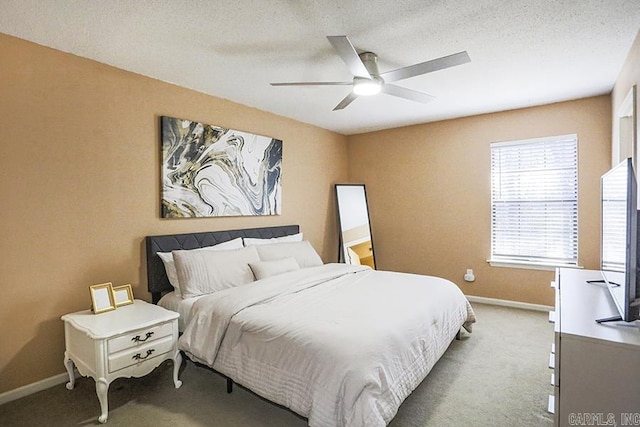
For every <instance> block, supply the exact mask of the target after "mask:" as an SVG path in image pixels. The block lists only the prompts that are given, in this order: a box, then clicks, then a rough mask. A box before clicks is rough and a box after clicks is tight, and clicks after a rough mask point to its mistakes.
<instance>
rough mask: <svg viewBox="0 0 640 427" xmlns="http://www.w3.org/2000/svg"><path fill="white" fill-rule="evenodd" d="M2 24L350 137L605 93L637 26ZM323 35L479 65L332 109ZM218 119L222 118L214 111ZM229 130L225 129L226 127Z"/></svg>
mask: <svg viewBox="0 0 640 427" xmlns="http://www.w3.org/2000/svg"><path fill="white" fill-rule="evenodd" d="M0 10H1V12H0V32H2V33H6V34H10V35H14V36H16V37H20V38H23V39H26V40H30V41H33V42H36V43H39V44H42V45H45V46H50V47H53V48H55V49H59V50H62V51H65V52H70V53H73V54H76V55H79V56H82V57H86V58H90V59H94V60H96V61H99V62H103V63H106V64H110V65H113V66H115V67H119V68H122V69H125V70H129V71H133V72H135V73H139V74H143V75H146V76H150V77H153V78H157V79H160V80H163V81H167V82H170V83H174V84H177V85H180V86H184V87H188V88H192V89H195V90H197V91H200V92H204V93H208V94H211V95H215V96H219V97H222V98H227V99H230V100H232V101H236V102H238V103H241V104H245V105H249V106H252V107H256V108H259V109H261V110H266V111H270V112H273V113H276V114H279V115H282V116H286V117H291V118H293V119H296V120H299V121H302V122H306V123H311V124H314V125H317V126H320V127H322V128H326V129H330V130H333V131H336V132H339V133H342V134H353V133H360V132H365V131H371V130H379V129H386V128H392V127H398V126H404V125H410V124H416V123H424V122H429V121H435V120H442V119H447V118H454V117H462V116H468V115H474V114H480V113H487V112H494V111H501V110H507V109H513V108H520V107H527V106H533V105H540V104H547V103H551V102H558V101H565V100H570V99H577V98H583V97H587V96H594V95H600V94H605V93H609V92H610V91H611V89H612V87H613V84H614V82H615V80H616V77H617V75H618V73H619V71H620V69H621V67H622V65H623V63H624V60H625V58H626V56H627V54H628V52H629V49H630V48H631V45H632V42H633V40H634V38H635V37H636V34H637V33H638V30H639V28H640V0H600V1H597V0H573V1H571V0H564V1H559V0H531V1H518V0H511V1H498V0H473V1H450V0H440V1H426V0H394V1H391V0H368V1H348V0H343V1H340V0H312V1H307V0H215V1H205V0H190V1H187V0H153V1H145V0H104V1H95V0H49V1H41V0H0ZM328 35H347V36H348V37H349V38H350V39H351V41H352V43H353V44H354V46H355V47H356V49H357V50H358V51H367V50H368V51H372V52H375V53H377V54H378V57H379V61H378V66H379V69H380V72H385V71H388V70H392V69H395V68H399V67H404V66H408V65H412V64H414V63H418V62H424V61H427V60H430V59H435V58H438V57H440V56H445V55H449V54H452V53H456V52H459V51H463V50H466V51H467V52H468V53H469V56H470V57H471V63H468V64H464V65H461V66H458V67H455V68H450V69H446V70H441V71H437V72H434V73H430V74H427V75H423V76H418V77H413V78H410V79H407V80H402V81H399V82H396V84H397V85H399V86H404V87H408V88H412V89H415V90H419V91H422V92H426V93H429V94H431V95H433V96H435V97H436V99H435V100H434V101H432V102H430V103H429V104H419V103H415V102H411V101H407V100H403V99H400V98H395V97H392V96H389V95H386V94H380V95H377V96H374V97H366V98H365V97H360V98H358V99H356V100H355V101H354V102H353V103H352V104H351V105H350V106H348V107H347V108H346V109H345V110H342V111H332V109H333V107H334V106H335V105H336V104H337V103H338V102H339V101H340V100H342V99H343V98H344V97H345V96H346V95H347V94H348V93H349V90H350V89H349V87H348V86H334V87H272V86H270V85H269V83H270V82H281V81H307V80H311V81H326V80H330V81H340V80H350V79H351V75H350V74H349V71H348V69H347V67H346V66H345V64H344V63H343V62H342V60H341V59H340V57H339V56H337V55H336V53H335V51H334V50H333V48H332V46H331V44H330V43H329V42H328V41H327V39H326V36H328ZM211 122H215V117H212V118H211ZM222 125H223V124H222Z"/></svg>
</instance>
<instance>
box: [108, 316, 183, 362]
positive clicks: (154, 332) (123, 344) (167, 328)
mask: <svg viewBox="0 0 640 427" xmlns="http://www.w3.org/2000/svg"><path fill="white" fill-rule="evenodd" d="M171 334H173V325H172V324H171V322H168V323H163V324H161V325H156V326H152V327H149V328H145V329H138V330H135V331H133V332H130V333H128V334H126V335H122V336H119V337H116V338H112V339H110V340H109V341H108V343H107V345H108V351H109V354H113V353H117V352H119V351H122V350H126V349H127V348H139V347H140V346H141V345H143V344H146V343H150V342H151V341H154V340H158V339H160V338H164V337H166V336H168V335H171ZM134 354H135V353H134Z"/></svg>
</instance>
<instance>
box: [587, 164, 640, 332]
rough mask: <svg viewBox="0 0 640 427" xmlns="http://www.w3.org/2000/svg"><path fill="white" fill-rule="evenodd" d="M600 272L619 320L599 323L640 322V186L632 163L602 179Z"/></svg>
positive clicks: (615, 169)
mask: <svg viewBox="0 0 640 427" xmlns="http://www.w3.org/2000/svg"><path fill="white" fill-rule="evenodd" d="M600 185H601V187H600V189H601V215H602V233H601V240H600V244H601V247H600V250H601V252H600V253H601V258H600V270H601V271H602V277H603V279H604V282H605V283H606V285H607V288H608V289H609V293H610V294H611V298H613V301H614V303H615V305H616V307H617V309H618V312H619V316H613V317H610V318H605V319H598V320H597V322H598V323H602V322H608V321H616V320H624V321H625V322H632V321H634V320H637V319H640V269H639V265H640V264H639V263H638V254H639V252H638V251H639V243H638V241H639V239H640V236H639V235H638V231H639V230H638V184H637V181H636V177H635V173H634V170H633V164H632V161H631V159H630V158H629V159H626V160H624V161H622V162H621V163H619V164H618V165H617V166H615V167H614V168H613V169H611V170H610V171H609V172H607V173H605V174H604V175H602V178H601V179H600Z"/></svg>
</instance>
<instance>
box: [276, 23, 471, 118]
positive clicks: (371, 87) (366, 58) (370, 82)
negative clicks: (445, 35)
mask: <svg viewBox="0 0 640 427" xmlns="http://www.w3.org/2000/svg"><path fill="white" fill-rule="evenodd" d="M327 39H329V42H330V43H331V45H333V47H334V49H335V50H336V51H337V52H338V55H340V58H342V60H343V61H344V63H345V64H347V67H348V68H349V71H351V74H353V81H348V82H295V83H271V86H340V85H344V86H353V90H352V91H351V92H350V93H349V94H348V95H347V96H346V97H345V98H344V99H343V100H342V101H340V103H339V104H338V105H336V107H335V108H334V109H333V111H336V110H342V109H343V108H345V107H346V106H347V105H349V104H351V103H352V102H353V101H354V100H355V99H356V98H357V97H358V96H360V95H363V96H367V95H375V94H377V93H380V92H382V93H386V94H387V95H392V96H397V97H399V98H404V99H409V100H411V101H416V102H421V103H424V104H426V103H427V102H429V101H431V100H432V99H433V98H434V97H433V96H431V95H428V94H426V93H423V92H418V91H417V90H413V89H407V88H405V87H401V86H396V85H393V84H390V82H395V81H398V80H403V79H408V78H409V77H415V76H419V75H421V74H426V73H431V72H433V71H438V70H442V69H445V68H449V67H455V66H456V65H462V64H466V63H467V62H471V59H470V58H469V55H468V54H467V52H466V51H462V52H458V53H454V54H453V55H449V56H443V57H442V58H438V59H433V60H431V61H426V62H421V63H419V64H415V65H410V66H408V67H403V68H398V69H396V70H392V71H387V72H385V73H382V74H380V72H379V71H378V56H377V55H376V54H375V53H373V52H362V53H360V54H358V52H356V50H355V48H354V47H353V45H352V44H351V42H350V41H349V38H348V37H347V36H327Z"/></svg>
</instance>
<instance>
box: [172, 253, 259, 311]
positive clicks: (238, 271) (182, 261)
mask: <svg viewBox="0 0 640 427" xmlns="http://www.w3.org/2000/svg"><path fill="white" fill-rule="evenodd" d="M173 260H174V261H175V263H176V272H177V273H178V281H179V282H180V293H181V294H182V298H191V297H195V296H198V295H206V294H211V293H213V292H217V291H220V290H223V289H227V288H232V287H234V286H240V285H245V284H247V283H251V282H253V281H254V280H255V278H254V277H253V272H252V271H251V268H250V267H249V263H252V262H258V261H260V257H259V256H258V252H257V251H256V247H255V246H251V247H248V248H242V249H234V250H230V251H173Z"/></svg>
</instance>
